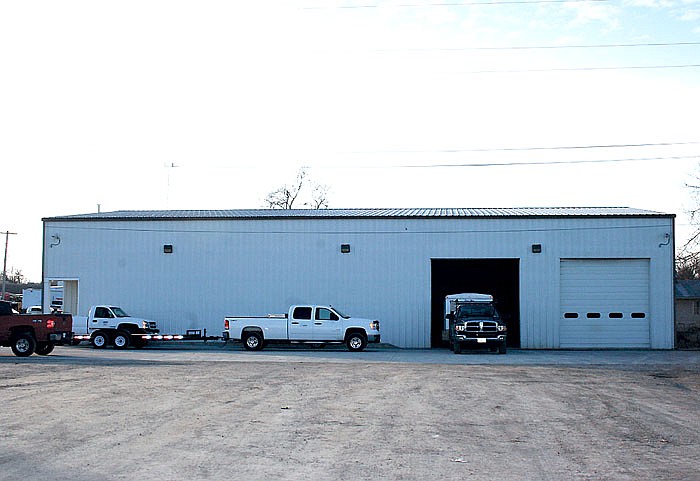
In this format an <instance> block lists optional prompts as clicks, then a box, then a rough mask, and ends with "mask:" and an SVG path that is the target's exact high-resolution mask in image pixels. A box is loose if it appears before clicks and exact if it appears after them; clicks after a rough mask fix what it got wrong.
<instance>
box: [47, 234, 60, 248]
mask: <svg viewBox="0 0 700 481" xmlns="http://www.w3.org/2000/svg"><path fill="white" fill-rule="evenodd" d="M60 243H61V238H60V237H58V234H54V235H52V236H51V244H49V248H52V247H56V246H57V245H59V244H60Z"/></svg>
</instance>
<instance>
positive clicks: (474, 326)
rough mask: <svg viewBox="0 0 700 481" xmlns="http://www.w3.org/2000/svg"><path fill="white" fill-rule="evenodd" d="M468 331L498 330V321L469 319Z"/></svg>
mask: <svg viewBox="0 0 700 481" xmlns="http://www.w3.org/2000/svg"><path fill="white" fill-rule="evenodd" d="M467 332H472V333H473V332H487V333H492V332H498V323H497V322H494V321H469V322H467Z"/></svg>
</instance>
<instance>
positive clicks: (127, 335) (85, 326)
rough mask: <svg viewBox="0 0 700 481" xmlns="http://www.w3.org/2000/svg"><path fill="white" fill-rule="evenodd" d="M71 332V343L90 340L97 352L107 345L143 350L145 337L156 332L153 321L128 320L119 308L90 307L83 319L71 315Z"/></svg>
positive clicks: (128, 317)
mask: <svg viewBox="0 0 700 481" xmlns="http://www.w3.org/2000/svg"><path fill="white" fill-rule="evenodd" d="M73 331H74V332H73V342H74V343H75V344H77V343H80V341H90V342H91V343H92V345H93V347H96V348H98V349H101V348H104V347H106V346H107V345H109V344H112V345H114V347H115V348H117V349H126V348H127V347H129V346H130V345H132V346H134V347H143V346H145V345H146V343H147V339H148V338H150V337H151V336H154V335H157V334H158V332H159V331H158V329H157V326H156V323H155V321H149V320H147V319H144V318H142V317H131V316H129V315H128V314H127V313H126V312H124V310H123V309H122V308H121V307H118V306H112V305H103V306H92V307H91V308H90V311H89V312H88V315H87V317H82V316H73Z"/></svg>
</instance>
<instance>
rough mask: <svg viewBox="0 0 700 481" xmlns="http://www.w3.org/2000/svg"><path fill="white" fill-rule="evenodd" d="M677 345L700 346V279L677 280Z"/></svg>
mask: <svg viewBox="0 0 700 481" xmlns="http://www.w3.org/2000/svg"><path fill="white" fill-rule="evenodd" d="M676 345H677V346H678V347H680V348H688V347H700V280H687V281H676Z"/></svg>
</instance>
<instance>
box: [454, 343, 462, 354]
mask: <svg viewBox="0 0 700 481" xmlns="http://www.w3.org/2000/svg"><path fill="white" fill-rule="evenodd" d="M454 351H455V354H462V345H461V344H460V343H459V342H455V349H454Z"/></svg>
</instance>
